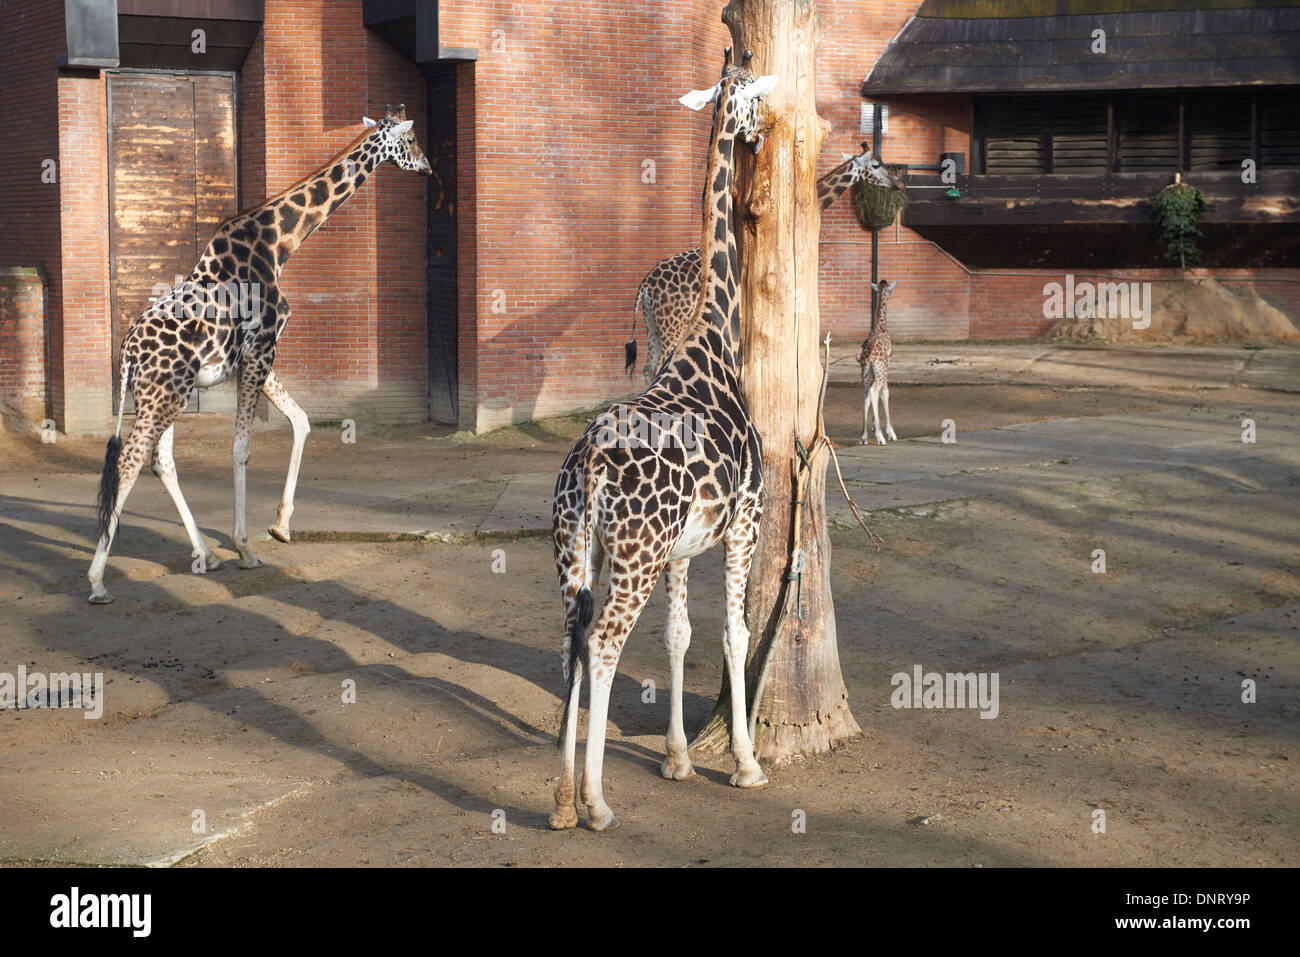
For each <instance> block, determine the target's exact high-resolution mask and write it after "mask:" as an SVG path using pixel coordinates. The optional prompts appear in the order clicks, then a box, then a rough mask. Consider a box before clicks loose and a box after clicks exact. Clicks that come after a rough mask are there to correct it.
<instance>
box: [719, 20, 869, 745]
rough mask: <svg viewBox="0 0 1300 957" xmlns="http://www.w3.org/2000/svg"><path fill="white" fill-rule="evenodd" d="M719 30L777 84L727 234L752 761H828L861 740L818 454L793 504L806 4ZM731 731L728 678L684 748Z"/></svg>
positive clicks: (805, 401)
mask: <svg viewBox="0 0 1300 957" xmlns="http://www.w3.org/2000/svg"><path fill="white" fill-rule="evenodd" d="M722 19H723V22H724V23H726V24H727V26H728V27H729V28H730V30H731V36H732V45H733V47H734V49H735V57H736V62H737V63H742V62H744V61H743V59H742V58H743V54H744V52H745V51H746V50H748V51H751V52H752V53H753V58H752V59H751V60H749V62H748V63H747V64H746V65H747V66H748V67H749V69H750V70H751V71H752V72H753V73H754V75H755V76H761V75H764V74H769V73H776V74H778V75H779V76H780V81H779V82H778V83H777V86H776V89H775V90H774V91H773V92H772V93H771V94H770V95H769V96H768V97H767V98H766V99H765V100H764V108H765V113H766V117H767V120H768V121H769V122H770V123H771V124H772V126H771V128H770V129H769V130H768V131H767V134H766V138H765V140H764V144H763V147H762V150H761V151H760V153H759V154H758V157H757V159H756V161H755V162H754V164H753V175H752V178H751V181H750V184H749V192H748V198H747V200H746V201H745V202H743V203H742V204H741V208H740V218H739V221H738V223H737V228H738V230H739V233H740V235H739V237H738V238H739V240H740V246H741V290H742V295H741V302H742V320H741V337H740V340H741V369H740V383H741V388H742V390H743V392H744V394H745V400H746V402H747V403H748V405H749V411H750V414H751V415H752V416H753V419H754V422H755V424H756V426H757V427H758V430H759V434H760V435H761V436H762V437H763V482H764V506H763V524H762V528H761V530H760V533H759V538H758V545H757V550H756V552H755V555H754V562H753V566H752V568H751V571H750V576H749V589H748V593H747V595H746V602H745V615H746V619H747V623H748V625H749V630H750V644H749V656H748V662H747V666H746V675H745V686H746V700H747V701H748V702H749V709H750V717H751V718H753V719H755V721H754V724H755V727H754V747H755V752H756V754H757V755H758V757H760V758H781V757H788V756H791V755H794V754H798V753H802V752H820V751H827V750H830V749H831V748H833V747H834V746H835V745H836V744H837V743H838V742H840V741H843V740H844V739H846V738H849V737H852V736H853V735H855V734H858V733H859V731H860V730H861V729H860V728H859V727H858V724H857V722H856V721H855V720H854V719H853V715H852V713H851V712H850V711H849V705H848V693H847V690H846V689H845V687H844V679H843V677H842V676H841V673H840V661H839V649H838V646H837V644H836V628H835V606H834V602H833V601H832V598H831V588H830V538H829V535H828V528H827V524H826V465H827V459H828V457H829V455H828V452H827V450H826V447H825V446H824V445H823V446H822V447H821V448H820V450H819V451H818V452H817V453H816V454H815V455H814V456H813V458H812V461H811V462H810V463H809V470H808V474H807V475H806V476H805V478H804V482H805V483H806V487H805V488H804V504H803V509H802V514H801V515H800V516H799V519H800V520H799V521H798V522H796V514H795V512H796V509H795V504H794V501H793V500H794V498H795V497H796V489H797V487H798V485H799V482H798V474H799V468H800V467H801V457H800V449H801V448H802V449H809V448H811V447H812V445H813V440H814V436H815V435H816V433H817V406H818V400H819V396H820V392H821V377H822V364H821V356H820V350H819V339H820V331H821V330H820V317H819V313H818V308H817V246H818V241H819V235H818V234H819V232H820V229H821V210H820V208H819V204H818V201H817V157H818V154H819V152H820V151H821V144H822V140H823V139H824V138H825V135H826V132H827V130H828V128H829V127H828V124H827V123H826V121H825V120H823V119H822V118H821V117H820V116H818V115H817V101H816V74H815V71H814V61H815V57H816V51H817V39H818V27H817V12H816V8H815V5H814V3H813V2H812V0H731V2H730V3H728V4H727V7H726V8H725V9H724V10H723V12H722ZM742 165H747V164H742ZM742 172H743V170H742ZM796 525H797V526H798V528H797V532H796ZM796 534H797V535H798V540H797V541H795V540H794V538H795V535H796ZM800 551H802V554H803V557H804V565H803V571H802V575H801V576H798V575H793V574H792V572H793V569H794V568H796V567H797V563H796V562H794V561H793V557H794V556H796V555H798V554H799V552H800ZM760 685H761V687H760ZM756 691H757V692H758V700H757V704H756V705H755V702H754V696H755V693H756ZM729 719H730V691H729V689H728V687H727V684H726V678H725V675H724V679H723V687H722V692H721V694H720V695H719V698H718V704H717V705H716V706H715V707H714V712H713V715H712V716H711V717H710V719H709V721H708V723H707V724H706V725H705V727H704V729H703V730H702V731H701V732H700V734H699V736H698V737H697V738H696V740H695V742H694V746H695V747H697V748H699V749H701V750H705V751H723V750H726V749H727V748H728V747H729V745H730V734H729V731H728V721H729Z"/></svg>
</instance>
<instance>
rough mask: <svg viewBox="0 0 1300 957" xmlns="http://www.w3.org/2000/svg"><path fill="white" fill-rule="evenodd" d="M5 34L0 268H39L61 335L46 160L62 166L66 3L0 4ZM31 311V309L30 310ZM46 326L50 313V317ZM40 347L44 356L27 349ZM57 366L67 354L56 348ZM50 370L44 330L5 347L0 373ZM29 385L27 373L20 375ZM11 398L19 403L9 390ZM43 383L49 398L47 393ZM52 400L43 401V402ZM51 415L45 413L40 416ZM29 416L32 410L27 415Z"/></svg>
mask: <svg viewBox="0 0 1300 957" xmlns="http://www.w3.org/2000/svg"><path fill="white" fill-rule="evenodd" d="M0 36H4V37H9V38H11V40H12V39H14V38H19V37H21V38H22V42H10V43H8V44H6V46H5V55H4V56H3V57H0V115H3V116H4V124H5V138H4V149H0V267H3V266H39V267H41V269H42V270H43V272H44V274H45V277H46V281H47V282H48V283H49V300H48V302H49V308H50V319H51V321H52V323H53V325H54V330H53V331H54V332H55V334H56V335H57V334H59V333H60V329H59V326H58V317H59V315H60V309H59V303H60V299H61V291H62V287H61V283H60V270H59V268H58V267H59V255H60V249H59V191H60V189H61V188H62V186H61V182H54V183H43V182H41V175H42V172H43V169H44V167H43V165H42V164H43V163H44V162H45V160H47V159H49V160H54V162H55V171H56V173H57V174H60V175H59V180H60V181H61V179H62V176H61V173H62V170H61V168H60V163H59V159H60V157H59V125H58V120H57V116H58V88H57V86H56V73H55V66H54V63H55V57H57V56H58V55H59V54H61V53H63V52H65V50H66V49H67V41H66V38H65V34H64V28H63V3H62V0H30V2H27V3H5V4H0ZM25 308H27V307H24V309H25ZM41 315H42V321H43V318H44V312H42V314H41ZM20 348H21V349H23V350H26V349H29V348H32V349H37V350H38V351H37V353H36V357H35V359H33V357H32V356H31V355H27V354H26V353H25V351H23V352H19V351H16V350H19V349H20ZM51 358H52V359H54V360H55V362H56V363H57V362H58V361H59V358H60V357H59V355H58V354H57V352H54V351H52V355H51ZM33 361H36V362H39V364H40V365H41V367H42V377H44V376H45V375H46V374H47V372H46V371H45V370H44V365H45V341H44V332H42V334H41V337H40V340H39V341H38V342H33V341H32V340H31V339H30V337H29V336H27V335H26V334H24V335H22V336H19V337H18V338H9V337H6V339H5V340H4V342H3V343H0V368H3V369H5V370H9V369H11V368H12V369H14V370H18V369H30V366H31V363H32V362H33ZM5 374H6V376H7V375H8V372H7V371H6V373H5ZM14 374H16V375H20V376H21V377H22V378H23V379H24V380H26V379H27V373H25V372H24V373H18V372H16V371H15V373H14ZM8 382H9V380H8V379H7V378H6V383H7V384H6V386H5V390H6V391H5V393H4V395H5V397H6V398H16V396H14V395H12V394H11V393H10V392H9V391H8V389H9V385H8ZM44 388H45V387H44V385H43V384H42V386H41V390H42V395H43V392H44ZM43 401H44V400H43V399H42V402H43ZM49 411H50V410H48V409H46V408H41V410H40V418H42V419H43V418H44V417H45V415H47V414H48V413H49ZM25 414H26V413H25Z"/></svg>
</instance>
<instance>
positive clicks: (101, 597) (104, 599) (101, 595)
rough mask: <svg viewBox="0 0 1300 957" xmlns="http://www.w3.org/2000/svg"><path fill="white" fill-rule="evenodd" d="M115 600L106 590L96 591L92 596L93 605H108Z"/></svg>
mask: <svg viewBox="0 0 1300 957" xmlns="http://www.w3.org/2000/svg"><path fill="white" fill-rule="evenodd" d="M112 601H113V596H112V595H110V594H109V593H108V592H106V591H101V592H94V593H92V594H91V596H90V603H91V604H92V605H107V604H110V603H111V602H112Z"/></svg>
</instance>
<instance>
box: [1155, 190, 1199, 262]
mask: <svg viewBox="0 0 1300 957" xmlns="http://www.w3.org/2000/svg"><path fill="white" fill-rule="evenodd" d="M1208 207H1209V203H1207V202H1206V200H1205V194H1204V193H1202V192H1201V191H1200V190H1199V189H1197V188H1196V187H1195V186H1192V185H1190V184H1188V183H1184V182H1181V177H1180V179H1179V181H1176V182H1174V183H1173V184H1171V185H1169V186H1166V187H1165V188H1164V189H1162V190H1161V191H1160V192H1159V193H1157V194H1156V198H1155V199H1153V200H1152V201H1151V221H1152V222H1153V223H1155V226H1156V232H1157V234H1158V237H1159V240H1160V244H1161V245H1162V246H1164V247H1165V258H1166V259H1170V260H1175V259H1176V260H1177V261H1178V266H1179V268H1180V269H1186V268H1187V264H1188V263H1189V262H1190V263H1196V262H1197V261H1198V260H1200V258H1201V250H1200V247H1199V246H1197V245H1196V241H1197V240H1198V239H1200V238H1201V229H1200V226H1201V219H1202V217H1204V216H1205V210H1206V209H1207V208H1208Z"/></svg>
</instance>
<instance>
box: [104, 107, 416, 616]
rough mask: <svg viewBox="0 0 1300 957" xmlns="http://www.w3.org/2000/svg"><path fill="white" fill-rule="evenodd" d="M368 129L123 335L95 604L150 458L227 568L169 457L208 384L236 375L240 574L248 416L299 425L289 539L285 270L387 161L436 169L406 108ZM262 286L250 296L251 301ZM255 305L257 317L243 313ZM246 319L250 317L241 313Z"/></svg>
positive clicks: (198, 560)
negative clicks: (180, 422)
mask: <svg viewBox="0 0 1300 957" xmlns="http://www.w3.org/2000/svg"><path fill="white" fill-rule="evenodd" d="M365 122H366V131H365V132H364V133H362V134H361V135H359V136H357V137H356V138H355V139H353V141H352V142H351V143H349V144H348V146H346V147H345V148H344V149H343V150H342V151H341V152H340V153H338V154H337V155H335V156H334V157H333V158H332V159H331V160H330V161H329V162H328V163H326V164H325V165H324V166H322V167H320V168H319V169H317V170H316V171H315V172H314V173H312V174H311V175H309V176H307V177H305V178H304V179H302V180H299V181H298V182H297V183H294V184H293V185H292V186H290V187H289V188H288V189H286V190H284V191H282V192H280V193H278V194H276V195H275V196H273V197H271V198H270V199H268V200H266V201H265V202H263V203H261V204H260V205H258V206H255V207H253V208H252V209H249V210H246V211H244V212H242V213H239V214H238V215H236V216H232V217H231V218H230V219H228V220H226V221H225V222H223V223H222V224H221V225H220V226H219V227H218V228H217V231H216V234H215V235H214V236H213V237H212V239H211V241H210V242H209V243H208V245H207V246H206V247H205V248H204V250H203V253H202V254H201V255H200V256H199V259H198V262H197V263H195V265H194V268H193V269H192V270H191V271H190V273H189V275H188V276H187V277H184V281H182V282H179V283H177V284H176V285H175V286H173V287H172V288H171V290H170V291H169V292H168V293H167V294H165V295H163V296H161V297H159V298H157V299H156V300H155V301H154V302H153V303H152V304H151V305H150V306H149V308H147V309H146V310H145V311H144V312H143V313H141V314H140V316H139V317H137V318H136V319H135V320H134V321H133V322H132V323H131V326H130V328H128V329H127V332H126V336H125V337H124V339H123V341H122V355H121V361H120V363H119V366H118V374H119V386H118V387H119V390H120V391H119V394H118V412H117V428H116V430H115V432H114V434H113V437H112V438H110V439H109V440H108V448H107V449H106V451H105V455H104V470H103V473H102V475H101V476H100V484H99V507H98V519H99V542H98V544H97V546H96V548H95V557H94V558H93V559H92V560H91V563H90V572H89V574H88V576H87V577H88V578H89V579H90V600H91V602H93V603H95V604H104V603H106V602H110V601H112V600H113V599H112V596H111V595H110V594H109V593H108V591H107V590H106V589H105V588H104V569H105V566H106V565H107V564H108V554H109V550H110V549H111V548H112V545H113V539H114V537H115V536H116V534H117V529H118V525H119V522H120V520H121V515H122V509H123V507H124V506H125V505H126V499H127V496H128V495H129V494H130V492H131V487H132V486H133V485H134V484H135V481H136V479H137V478H138V477H139V474H140V470H141V469H142V468H143V467H144V464H145V461H146V460H147V459H150V458H152V463H153V469H154V472H156V473H157V475H158V477H159V478H160V479H161V480H162V483H163V485H164V486H165V487H166V489H167V492H168V494H169V495H170V496H171V499H172V503H173V504H174V505H175V506H176V510H177V512H178V513H179V514H180V517H181V522H182V523H183V524H184V526H185V531H186V532H187V533H188V535H189V538H190V543H191V545H193V548H194V551H193V555H194V557H195V566H196V567H199V568H201V570H203V571H214V570H216V569H218V568H220V567H221V564H222V563H221V560H220V559H218V558H217V557H216V555H214V554H213V552H212V550H211V549H210V548H209V547H208V544H207V542H206V541H204V539H203V537H202V536H201V535H200V534H199V530H198V526H197V525H196V524H195V522H194V517H193V515H191V514H190V509H189V506H188V505H187V504H186V502H185V497H184V495H182V494H181V487H180V481H179V479H178V478H177V476H176V464H175V461H174V460H173V458H172V443H173V430H174V427H175V422H176V419H177V417H178V416H179V415H180V413H181V410H182V409H184V408H185V405H186V404H187V403H188V402H189V399H190V396H191V395H192V394H193V392H194V390H195V389H196V388H209V387H211V386H213V385H216V384H217V383H218V382H221V381H224V380H225V379H227V378H229V377H231V376H234V377H235V378H236V380H237V383H238V390H237V391H238V401H237V409H236V412H235V439H234V442H233V444H232V446H231V457H232V462H233V466H234V487H235V519H234V530H233V533H232V539H233V542H234V546H235V549H236V550H237V551H238V552H239V567H240V568H257V567H259V566H260V565H261V564H262V563H261V561H260V560H258V558H257V556H256V555H254V554H253V552H252V549H251V548H250V547H249V544H248V532H247V527H246V522H245V516H244V505H245V489H246V480H245V475H246V469H247V465H248V456H249V449H250V446H251V441H252V426H253V413H254V411H255V410H256V408H257V399H258V396H259V395H265V396H266V397H267V399H268V400H269V401H270V402H271V404H272V405H274V406H275V407H276V408H277V409H278V410H279V411H280V412H282V413H283V414H284V415H285V417H286V418H288V420H289V422H290V424H291V425H292V427H293V450H292V452H291V453H290V457H289V472H288V476H287V477H286V479H285V486H284V494H283V495H282V496H281V499H280V508H279V511H278V513H277V516H276V522H275V524H274V525H273V526H271V529H270V533H271V535H272V536H273V537H275V538H277V539H279V540H280V541H284V542H287V541H289V540H290V538H291V534H290V531H289V519H290V517H291V516H292V514H293V499H294V492H295V490H296V488H297V484H298V470H299V467H300V466H301V464H302V451H303V446H304V444H305V442H306V438H307V433H309V432H310V431H311V425H310V423H309V422H308V420H307V415H306V413H305V412H303V411H302V409H301V408H299V407H298V404H297V403H296V402H294V401H293V399H292V398H290V396H289V393H288V392H286V391H285V389H284V386H283V385H282V384H281V383H280V381H279V379H278V378H276V375H275V373H274V372H273V371H272V368H271V366H272V363H273V362H274V361H275V350H276V344H277V343H278V341H279V338H280V335H281V334H282V333H283V332H284V329H285V326H286V325H287V323H288V321H289V313H290V310H289V303H288V301H287V300H286V299H285V297H284V295H283V294H282V293H281V292H280V288H279V277H280V270H281V269H282V267H283V266H284V264H285V262H287V261H288V259H289V257H290V256H292V255H293V254H294V252H295V251H296V250H297V249H298V247H299V246H301V245H302V243H303V241H305V240H306V239H307V237H308V236H310V235H311V234H312V233H313V232H314V231H315V230H316V229H317V228H319V227H320V225H321V224H322V223H323V222H324V221H325V220H326V218H328V217H329V215H330V214H331V213H333V212H334V211H335V210H336V209H338V208H339V207H340V206H341V205H343V203H345V202H346V201H347V200H348V199H349V198H350V197H351V196H352V195H353V194H354V193H355V192H356V190H357V189H358V188H360V186H361V185H362V184H363V183H364V182H365V181H366V180H367V179H368V178H369V177H370V175H371V174H372V173H373V172H374V171H375V169H377V168H378V167H379V165H380V164H382V163H385V162H388V161H390V160H391V161H392V162H393V163H395V164H396V165H397V166H398V167H400V168H401V169H404V170H408V171H411V172H417V173H423V174H425V175H429V174H430V173H432V167H431V166H430V165H429V161H428V159H427V158H426V157H425V155H424V152H423V151H422V150H421V149H420V147H419V145H418V144H417V143H416V141H415V134H414V133H412V132H411V126H412V121H411V120H408V119H407V118H406V109H405V107H401V106H399V107H398V108H397V109H396V110H392V109H389V110H388V111H387V114H386V115H385V117H384V119H382V120H380V121H378V122H376V121H374V120H368V119H367V120H366V121H365ZM254 287H255V289H256V293H257V297H256V299H255V300H254V299H253V298H252V296H251V293H252V292H253V291H254ZM222 288H226V289H229V288H237V289H238V290H239V291H240V295H238V296H219V295H218V296H214V295H211V294H210V292H211V290H213V289H222ZM251 301H255V302H256V303H257V308H256V309H248V308H247V306H248V303H249V302H251ZM246 312H251V313H252V314H251V315H245V313H246ZM128 387H129V388H130V389H131V391H132V395H133V397H134V399H135V423H134V425H133V426H132V428H131V431H130V434H129V435H128V436H127V438H126V440H125V441H123V439H122V416H123V414H124V413H125V411H126V391H127V389H128Z"/></svg>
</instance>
